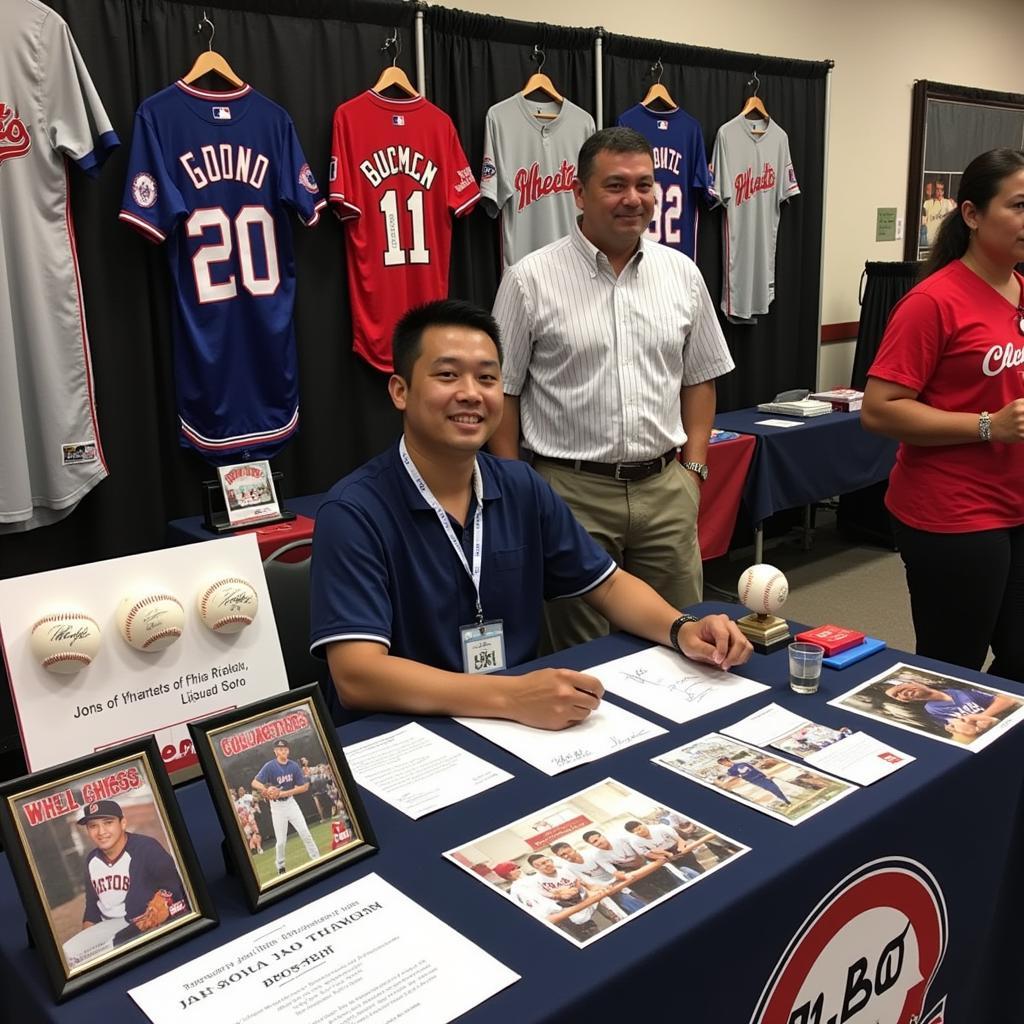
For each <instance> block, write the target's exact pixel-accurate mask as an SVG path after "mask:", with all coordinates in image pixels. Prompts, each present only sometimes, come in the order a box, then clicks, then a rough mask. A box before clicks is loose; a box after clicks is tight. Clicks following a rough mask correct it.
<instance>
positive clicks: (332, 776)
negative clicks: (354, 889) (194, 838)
mask: <svg viewBox="0 0 1024 1024" xmlns="http://www.w3.org/2000/svg"><path fill="white" fill-rule="evenodd" d="M189 729H190V731H191V733H192V739H193V742H194V744H195V750H196V753H197V754H198V755H199V763H200V764H201V765H202V768H203V774H204V775H205V777H206V782H207V785H208V786H209V787H210V793H211V795H212V796H213V803H214V806H215V807H216V809H217V815H218V817H219V818H220V823H221V827H222V828H223V829H224V838H225V840H226V845H227V853H228V854H229V855H230V861H231V862H232V863H233V864H234V865H235V868H236V869H237V871H238V874H239V875H240V876H241V879H242V885H243V886H244V888H245V895H246V899H247V900H248V901H249V906H250V908H251V909H252V910H256V909H258V908H259V907H263V906H266V905H267V904H268V903H272V902H273V901H274V900H277V899H280V897H282V896H285V895H287V894H289V893H292V892H294V891H295V890H296V889H299V888H301V887H302V886H304V885H307V884H309V883H310V882H312V881H314V880H316V879H319V878H321V877H322V876H323V875H325V874H327V873H328V872H331V871H335V870H337V869H338V868H340V867H344V866H345V865H347V864H351V863H352V862H353V861H355V860H358V859H359V858H361V857H365V856H366V855H367V854H369V853H373V852H374V851H375V850H376V849H377V840H376V838H375V837H374V834H373V830H372V828H371V827H370V822H369V819H368V818H367V816H366V812H365V810H364V809H363V804H362V801H361V800H360V798H359V792H358V790H357V788H356V784H355V781H354V780H353V778H352V773H351V771H350V770H349V767H348V762H347V761H346V760H345V755H344V753H343V752H342V749H341V744H340V743H339V742H338V736H337V733H336V732H335V731H334V728H333V726H332V725H331V718H330V714H329V713H328V711H327V707H326V705H325V704H324V700H323V697H322V696H321V694H320V691H319V689H318V688H317V687H316V686H315V685H313V686H303V687H299V688H298V689H295V690H292V691H290V692H289V693H287V694H282V695H281V696H278V697H271V698H269V699H267V700H263V701H260V702H258V703H256V704H250V705H249V706H248V707H246V708H245V709H244V711H235V712H231V713H229V714H224V715H215V716H213V717H211V718H205V719H203V720H202V721H200V722H190V723H189Z"/></svg>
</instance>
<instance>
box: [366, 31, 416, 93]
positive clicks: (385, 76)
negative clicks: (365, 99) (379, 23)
mask: <svg viewBox="0 0 1024 1024" xmlns="http://www.w3.org/2000/svg"><path fill="white" fill-rule="evenodd" d="M392 46H394V48H395V59H394V60H393V61H392V62H391V65H390V67H386V68H385V69H384V70H383V71H382V72H381V73H380V78H378V79H377V81H376V82H374V85H373V92H375V93H377V95H378V96H379V95H380V94H381V93H383V92H384V90H385V89H391V88H396V89H401V90H402V92H404V93H405V94H406V95H407V96H411V97H414V98H415V97H417V96H419V93H418V92H417V91H416V87H415V86H414V85H413V84H412V82H410V81H409V76H408V75H407V74H406V73H405V72H404V71H403V70H402V69H401V68H400V67H399V66H398V55H399V54H400V53H401V52H402V41H401V40H400V39H399V38H398V29H397V28H396V29H395V34H394V35H393V36H391V37H389V38H388V39H385V40H384V45H383V46H382V47H381V48H380V51H381V53H386V52H387V51H388V50H389V49H391V47H392Z"/></svg>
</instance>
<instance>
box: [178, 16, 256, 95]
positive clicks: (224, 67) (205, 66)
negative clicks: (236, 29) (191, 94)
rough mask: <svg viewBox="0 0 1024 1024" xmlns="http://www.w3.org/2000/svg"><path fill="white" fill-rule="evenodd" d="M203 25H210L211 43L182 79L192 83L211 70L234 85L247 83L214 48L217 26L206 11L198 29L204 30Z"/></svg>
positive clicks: (238, 86)
mask: <svg viewBox="0 0 1024 1024" xmlns="http://www.w3.org/2000/svg"><path fill="white" fill-rule="evenodd" d="M203 25H209V26H210V45H209V46H207V48H206V49H205V50H203V52H202V53H200V54H199V56H198V57H197V58H196V62H195V64H193V65H192V70H191V71H189V73H188V74H187V75H185V77H184V78H183V79H182V81H183V82H184V83H185V84H186V85H191V84H192V83H193V82H194V81H196V79H197V78H202V77H203V75H208V74H209V73H210V72H211V71H213V72H215V73H216V74H218V75H220V77H221V78H223V79H224V81H226V82H230V83H231V84H232V85H233V86H235V87H236V88H238V89H240V88H242V86H244V85H245V82H243V81H242V80H241V79H240V78H239V77H238V75H236V74H235V73H234V71H232V70H231V65H230V64H229V63H228V62H227V61H226V60H225V59H224V58H223V57H222V56H221V55H220V54H219V53H217V51H216V50H215V49H214V48H213V37H214V36H215V35H216V33H217V27H216V25H214V23H213V22H212V21H210V19H209V18H208V17H207V16H206V11H203V20H202V21H201V22H200V23H199V28H198V29H197V31H199V32H202V31H203Z"/></svg>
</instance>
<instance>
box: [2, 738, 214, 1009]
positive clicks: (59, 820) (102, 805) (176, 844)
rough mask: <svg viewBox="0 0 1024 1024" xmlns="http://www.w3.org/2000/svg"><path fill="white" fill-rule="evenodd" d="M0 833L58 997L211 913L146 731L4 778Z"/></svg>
mask: <svg viewBox="0 0 1024 1024" xmlns="http://www.w3.org/2000/svg"><path fill="white" fill-rule="evenodd" d="M0 832H2V834H3V840H4V846H5V847H6V850H7V857H8V860H9V862H10V865H11V872H12V873H13V875H14V878H15V881H16V882H17V885H18V891H19V893H20V894H21V899H22V902H23V903H24V905H25V911H26V914H27V917H28V933H29V936H30V940H29V941H31V942H32V943H33V944H34V945H35V947H36V948H37V949H38V951H39V954H40V956H41V957H42V959H43V963H44V966H45V969H46V974H47V976H48V978H49V981H50V985H51V987H52V989H53V993H54V997H55V998H56V999H57V1000H58V1001H60V1000H62V999H65V998H67V997H68V996H70V995H73V994H74V993H76V992H78V991H80V990H82V989H84V988H87V987H88V986H90V985H94V984H96V983H97V982H100V981H103V980H105V979H106V978H109V977H110V976H111V975H113V974H116V973H117V972H118V971H122V970H124V969H125V968H127V967H129V966H131V965H132V964H134V963H136V962H137V961H138V960H139V959H141V958H143V957H148V956H152V955H153V954H154V953H157V952H159V951H161V950H163V949H166V948H167V947H168V946H171V945H174V944H176V943H178V942H180V941H182V940H183V939H186V938H188V937H190V936H192V935H194V934H196V933H197V932H199V931H203V930H204V929H206V928H210V927H212V926H213V925H214V924H216V923H217V917H216V913H215V912H214V909H213V904H212V903H211V901H210V898H209V896H208V895H207V891H206V885H205V883H204V881H203V875H202V873H201V871H200V869H199V865H198V862H197V861H196V857H195V853H194V852H193V850H192V845H191V843H190V841H189V838H188V833H187V832H186V830H185V826H184V822H183V821H182V818H181V813H180V811H179V810H178V806H177V804H176V803H175V800H174V796H173V792H172V789H171V784H170V781H169V780H168V778H167V773H166V772H165V770H164V768H163V765H162V764H161V760H160V751H159V748H158V747H157V744H156V740H155V739H154V738H153V737H152V736H147V737H146V738H145V739H139V740H136V741H134V742H132V743H126V744H124V745H122V746H119V747H116V748H112V749H110V750H105V751H103V752H102V753H99V754H90V755H89V756H88V757H83V758H80V759H78V760H76V761H69V762H67V763H66V764H62V765H57V766H55V767H53V768H49V769H47V770H45V771H42V772H37V773H35V774H34V775H27V776H25V777H23V778H20V779H15V780H13V781H11V782H7V783H4V784H3V785H2V786H0Z"/></svg>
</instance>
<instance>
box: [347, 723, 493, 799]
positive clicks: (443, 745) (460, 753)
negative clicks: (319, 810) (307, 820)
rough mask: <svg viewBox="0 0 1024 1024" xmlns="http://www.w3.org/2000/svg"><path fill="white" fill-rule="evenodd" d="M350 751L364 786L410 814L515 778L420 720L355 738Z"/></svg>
mask: <svg viewBox="0 0 1024 1024" xmlns="http://www.w3.org/2000/svg"><path fill="white" fill-rule="evenodd" d="M345 756H346V757H347V758H348V764H349V767H350V768H351V769H352V774H353V775H354V776H355V779H356V782H358V783H359V785H360V786H362V787H363V788H364V789H368V790H369V791H370V792H371V793H373V794H374V795H375V796H379V797H380V798H381V800H386V801H387V802H388V803H389V804H391V805H392V806H393V807H397V808H398V809H399V810H400V811H403V812H404V813H405V814H408V815H409V817H410V818H422V817H423V816H424V815H425V814H430V812H431V811H436V810H438V809H439V808H441V807H447V806H448V805H449V804H454V803H458V801H460V800H465V799H466V798H467V797H471V796H473V795H475V794H476V793H482V792H483V791H484V790H485V789H490V788H491V787H492V786H497V785H498V784H499V783H502V782H506V781H507V780H508V779H511V778H512V776H511V775H510V774H509V773H508V772H506V771H503V770H502V769H501V768H498V767H496V766H495V765H493V764H490V763H489V762H487V761H485V760H484V759H483V758H481V757H477V756H476V754H471V753H470V752H469V751H468V750H463V749H462V747H458V746H456V745H455V744H454V743H451V742H449V741H448V740H446V739H443V738H442V737H441V736H438V735H437V733H435V732H431V731H430V730H429V729H424V728H423V726H422V725H420V724H419V723H417V722H410V723H409V724H408V725H403V726H402V728H401V729H394V730H392V731H391V732H386V733H384V735H383V736H374V738H373V739H370V740H363V741H362V742H360V743H351V744H349V745H348V746H347V747H345Z"/></svg>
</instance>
